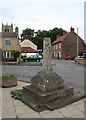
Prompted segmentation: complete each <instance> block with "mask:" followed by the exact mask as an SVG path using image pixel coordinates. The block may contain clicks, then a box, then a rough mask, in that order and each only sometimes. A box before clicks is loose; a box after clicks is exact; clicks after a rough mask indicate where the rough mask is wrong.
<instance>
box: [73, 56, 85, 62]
mask: <svg viewBox="0 0 86 120" xmlns="http://www.w3.org/2000/svg"><path fill="white" fill-rule="evenodd" d="M85 58H86V57H84V56H76V57H75V62H77V60H78V59H85Z"/></svg>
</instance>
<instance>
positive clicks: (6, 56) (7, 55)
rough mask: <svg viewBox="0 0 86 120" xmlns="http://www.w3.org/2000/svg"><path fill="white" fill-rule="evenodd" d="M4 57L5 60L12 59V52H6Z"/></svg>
mask: <svg viewBox="0 0 86 120" xmlns="http://www.w3.org/2000/svg"><path fill="white" fill-rule="evenodd" d="M4 57H5V58H12V55H11V51H5V52H4Z"/></svg>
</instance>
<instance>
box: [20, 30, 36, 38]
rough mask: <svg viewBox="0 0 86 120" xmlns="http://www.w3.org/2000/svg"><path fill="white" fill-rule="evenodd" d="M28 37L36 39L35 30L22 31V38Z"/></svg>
mask: <svg viewBox="0 0 86 120" xmlns="http://www.w3.org/2000/svg"><path fill="white" fill-rule="evenodd" d="M26 35H28V36H29V39H30V40H31V39H32V38H33V37H34V30H31V29H30V28H26V29H25V30H23V31H22V34H21V38H22V39H23V38H24V37H25V36H26Z"/></svg>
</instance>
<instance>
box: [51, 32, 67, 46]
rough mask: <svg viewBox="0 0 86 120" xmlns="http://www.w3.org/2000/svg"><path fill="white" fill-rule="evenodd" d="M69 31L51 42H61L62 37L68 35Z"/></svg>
mask: <svg viewBox="0 0 86 120" xmlns="http://www.w3.org/2000/svg"><path fill="white" fill-rule="evenodd" d="M68 34H69V33H66V34H65V35H63V36H61V37H58V38H57V39H56V40H55V41H54V42H53V43H52V44H55V43H57V42H62V41H63V40H64V38H65V37H66V36H67V35H68Z"/></svg>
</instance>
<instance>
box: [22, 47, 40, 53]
mask: <svg viewBox="0 0 86 120" xmlns="http://www.w3.org/2000/svg"><path fill="white" fill-rule="evenodd" d="M21 52H22V53H38V51H37V50H34V49H33V48H31V47H21Z"/></svg>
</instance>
